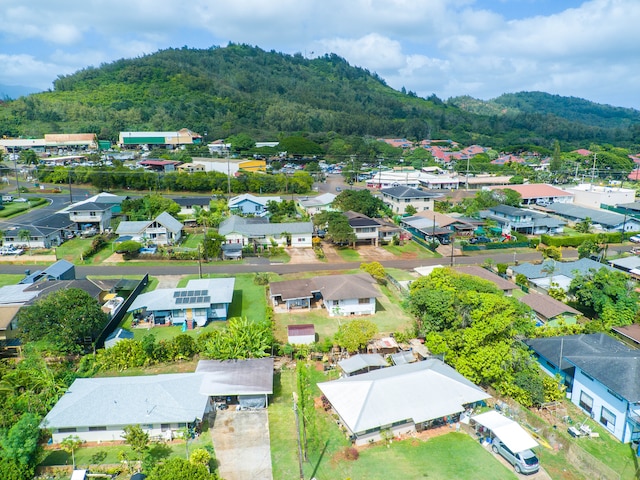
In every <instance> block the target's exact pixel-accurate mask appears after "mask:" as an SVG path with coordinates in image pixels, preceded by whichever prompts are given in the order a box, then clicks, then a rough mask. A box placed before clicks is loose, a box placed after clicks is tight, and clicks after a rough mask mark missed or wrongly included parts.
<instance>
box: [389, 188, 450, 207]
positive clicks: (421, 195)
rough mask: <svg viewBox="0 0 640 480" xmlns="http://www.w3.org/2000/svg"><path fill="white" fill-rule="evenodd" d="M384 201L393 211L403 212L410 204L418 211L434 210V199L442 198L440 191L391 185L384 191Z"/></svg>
mask: <svg viewBox="0 0 640 480" xmlns="http://www.w3.org/2000/svg"><path fill="white" fill-rule="evenodd" d="M381 193H382V201H383V202H384V203H386V204H387V205H389V207H391V210H392V211H393V213H397V214H403V213H405V210H406V208H407V206H408V205H411V206H412V207H414V208H415V209H416V210H417V211H422V210H433V205H434V200H435V199H436V198H440V197H441V196H442V195H440V194H439V193H432V192H427V191H424V190H419V189H417V188H411V187H401V186H398V187H390V188H384V189H383V190H382V191H381Z"/></svg>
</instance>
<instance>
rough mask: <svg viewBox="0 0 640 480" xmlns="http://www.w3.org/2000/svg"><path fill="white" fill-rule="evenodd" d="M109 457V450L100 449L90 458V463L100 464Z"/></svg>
mask: <svg viewBox="0 0 640 480" xmlns="http://www.w3.org/2000/svg"><path fill="white" fill-rule="evenodd" d="M106 458H107V452H105V451H104V450H98V451H97V452H95V453H94V454H93V455H91V457H90V458H89V463H91V464H92V465H100V464H101V463H104V460H105V459H106Z"/></svg>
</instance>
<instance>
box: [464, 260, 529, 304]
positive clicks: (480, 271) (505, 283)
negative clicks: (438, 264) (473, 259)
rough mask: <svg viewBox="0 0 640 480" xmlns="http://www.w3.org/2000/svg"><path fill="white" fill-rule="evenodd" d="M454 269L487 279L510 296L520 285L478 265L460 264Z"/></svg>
mask: <svg viewBox="0 0 640 480" xmlns="http://www.w3.org/2000/svg"><path fill="white" fill-rule="evenodd" d="M454 270H455V271H456V272H458V273H462V274H464V275H473V276H474V277H479V278H482V279H483V280H487V281H489V282H491V283H493V284H494V285H495V286H496V287H498V288H499V289H500V290H502V291H503V293H504V294H505V295H507V296H509V297H510V296H511V294H512V293H513V290H517V289H518V286H517V285H516V284H515V283H513V282H510V281H509V280H507V279H506V278H503V277H501V276H500V275H497V274H495V273H493V272H492V271H491V270H487V269H486V268H483V267H480V266H478V265H467V266H459V267H455V268H454Z"/></svg>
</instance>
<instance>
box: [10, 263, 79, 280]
mask: <svg viewBox="0 0 640 480" xmlns="http://www.w3.org/2000/svg"><path fill="white" fill-rule="evenodd" d="M27 272H29V271H28V270H27ZM75 279H76V267H75V265H74V264H73V263H71V262H68V261H67V260H64V259H60V260H58V261H57V262H55V263H53V264H52V265H49V266H48V267H47V268H45V269H44V270H36V271H35V272H33V273H31V272H29V273H27V275H26V277H25V278H23V279H22V280H21V281H20V283H22V284H32V283H35V282H37V281H39V280H47V281H49V280H75Z"/></svg>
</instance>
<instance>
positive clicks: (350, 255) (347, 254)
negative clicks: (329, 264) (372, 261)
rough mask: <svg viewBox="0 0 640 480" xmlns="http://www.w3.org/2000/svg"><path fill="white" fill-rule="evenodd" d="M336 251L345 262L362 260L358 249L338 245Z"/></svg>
mask: <svg viewBox="0 0 640 480" xmlns="http://www.w3.org/2000/svg"><path fill="white" fill-rule="evenodd" d="M336 253H337V254H338V255H340V257H341V258H342V259H343V260H344V261H345V262H359V261H360V254H359V253H358V252H357V251H356V250H353V249H352V248H340V247H336Z"/></svg>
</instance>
